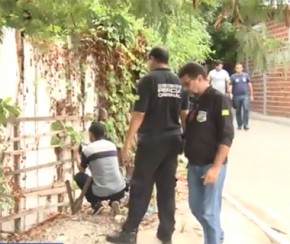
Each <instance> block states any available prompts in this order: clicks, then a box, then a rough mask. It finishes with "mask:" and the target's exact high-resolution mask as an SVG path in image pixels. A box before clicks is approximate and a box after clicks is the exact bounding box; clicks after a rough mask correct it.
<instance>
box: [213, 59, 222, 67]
mask: <svg viewBox="0 0 290 244" xmlns="http://www.w3.org/2000/svg"><path fill="white" fill-rule="evenodd" d="M220 64H223V61H222V60H220V59H217V60H215V61H214V65H215V66H218V65H220Z"/></svg>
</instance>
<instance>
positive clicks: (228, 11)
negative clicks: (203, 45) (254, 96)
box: [193, 0, 290, 72]
mask: <svg viewBox="0 0 290 244" xmlns="http://www.w3.org/2000/svg"><path fill="white" fill-rule="evenodd" d="M193 2H194V3H195V4H194V8H195V9H196V11H197V12H199V14H201V15H202V14H203V13H204V11H206V12H207V15H206V16H209V17H210V22H211V23H212V27H214V29H213V28H211V33H212V37H213V39H215V38H217V37H218V36H219V35H220V34H222V33H224V30H225V27H227V28H228V27H231V26H232V27H233V28H234V31H233V32H232V33H235V39H236V41H237V43H238V45H237V46H235V45H233V48H237V49H236V50H237V59H238V61H244V60H246V59H250V60H251V61H252V63H253V66H254V71H257V72H260V71H265V70H268V69H269V68H271V67H273V66H275V65H277V64H281V62H282V63H284V64H285V62H287V63H288V62H289V56H288V54H289V51H288V50H286V52H282V51H283V50H285V49H286V46H287V45H288V43H284V42H282V41H280V40H276V39H274V38H272V37H271V36H270V35H269V33H268V31H267V28H266V25H265V23H266V22H267V21H269V20H278V21H283V20H285V24H286V25H287V26H289V23H290V22H289V20H290V19H289V17H288V16H289V10H288V6H286V5H285V1H283V0H270V1H266V0H219V1H215V0H194V1H193ZM209 6H213V7H212V8H211V9H209ZM224 34H226V33H224ZM218 41H220V40H218ZM228 41H233V36H232V34H230V35H229V39H228ZM224 44H225V45H226V43H224ZM230 46H231V45H230ZM219 51H220V49H219V48H218V49H217V52H219ZM269 53H280V54H281V55H269ZM232 54H233V53H232ZM232 54H231V55H232Z"/></svg>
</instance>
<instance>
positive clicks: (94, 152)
mask: <svg viewBox="0 0 290 244" xmlns="http://www.w3.org/2000/svg"><path fill="white" fill-rule="evenodd" d="M89 137H90V141H91V143H90V144H89V145H84V146H82V147H81V152H80V153H81V155H80V156H81V157H77V158H76V161H77V166H78V169H79V171H80V172H79V173H77V174H76V175H75V177H74V179H75V181H76V183H77V185H78V187H79V188H81V189H82V188H83V187H84V185H85V182H86V179H87V177H89V176H88V175H87V174H86V173H85V169H86V168H87V167H88V166H89V168H90V170H91V173H92V178H93V182H92V185H91V186H90V187H89V189H88V191H87V193H86V195H85V196H86V199H87V201H88V202H89V203H91V205H92V208H93V210H94V213H96V212H98V210H99V209H100V208H101V207H102V201H104V200H109V201H110V202H109V205H110V206H111V207H112V208H113V210H114V211H115V212H116V214H118V212H119V200H120V199H122V198H123V197H124V194H125V188H126V185H125V180H124V178H123V176H122V174H121V172H120V169H119V162H118V155H117V148H116V146H115V144H114V143H112V142H111V141H108V140H106V139H104V138H105V129H104V126H103V125H102V124H101V123H100V122H93V123H92V124H91V126H90V128H89Z"/></svg>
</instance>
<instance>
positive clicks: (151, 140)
mask: <svg viewBox="0 0 290 244" xmlns="http://www.w3.org/2000/svg"><path fill="white" fill-rule="evenodd" d="M148 58H149V68H150V70H151V72H150V73H149V74H148V75H146V76H144V77H143V78H142V79H141V80H140V81H139V83H138V89H137V94H138V96H139V99H138V100H137V101H136V103H135V106H134V112H133V113H132V118H131V122H130V126H129V130H128V133H127V137H126V140H125V143H124V147H123V149H122V158H123V160H126V159H127V158H128V151H129V150H130V149H131V145H132V143H133V141H134V136H135V134H136V133H137V132H138V143H137V151H136V157H135V171H134V174H133V177H132V181H131V190H130V199H129V213H128V217H127V220H126V222H125V224H124V225H123V228H122V232H120V233H118V234H115V235H109V236H107V241H108V242H111V243H119V244H121V243H127V244H131V243H136V238H137V230H138V227H139V224H140V222H141V220H142V218H143V216H144V215H145V213H146V210H147V208H148V205H149V202H150V198H151V195H152V190H153V185H154V183H155V184H156V189H157V205H158V217H159V221H160V224H159V227H158V230H157V237H158V239H159V240H161V241H162V243H168V244H169V243H171V236H172V234H173V232H174V226H175V219H174V214H175V186H176V178H175V174H176V168H177V156H178V154H180V153H181V152H182V144H183V143H182V137H181V133H182V130H181V125H180V122H179V121H180V117H181V121H182V122H183V123H182V124H183V125H184V124H185V118H186V115H187V107H188V97H187V96H186V95H185V93H184V92H183V89H182V84H181V81H180V79H179V78H178V77H177V76H176V75H175V74H173V73H172V72H171V71H170V70H169V68H168V60H169V54H168V51H167V50H165V49H163V48H159V47H156V48H153V49H152V50H151V51H150V53H149V55H148Z"/></svg>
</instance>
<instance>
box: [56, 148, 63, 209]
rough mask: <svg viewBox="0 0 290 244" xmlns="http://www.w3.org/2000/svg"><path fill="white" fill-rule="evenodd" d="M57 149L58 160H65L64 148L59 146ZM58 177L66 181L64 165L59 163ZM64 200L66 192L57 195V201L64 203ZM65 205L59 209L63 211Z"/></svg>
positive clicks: (59, 179) (58, 179)
mask: <svg viewBox="0 0 290 244" xmlns="http://www.w3.org/2000/svg"><path fill="white" fill-rule="evenodd" d="M55 151H56V160H57V161H62V160H63V149H62V148H57V150H55ZM56 178H57V181H58V182H63V181H64V171H63V165H62V164H60V165H57V166H56ZM63 201H64V194H58V195H57V202H58V203H62V202H63ZM62 210H63V207H62V206H59V207H58V211H59V212H62Z"/></svg>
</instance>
